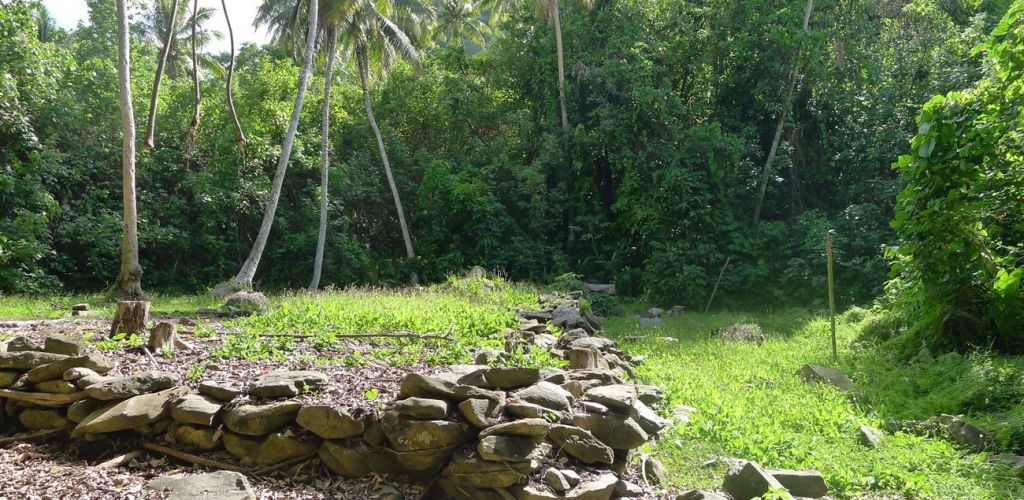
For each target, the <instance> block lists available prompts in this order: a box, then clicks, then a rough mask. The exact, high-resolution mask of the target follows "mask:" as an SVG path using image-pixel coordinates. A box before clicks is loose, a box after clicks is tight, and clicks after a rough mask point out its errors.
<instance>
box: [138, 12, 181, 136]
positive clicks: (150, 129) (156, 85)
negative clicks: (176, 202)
mask: <svg viewBox="0 0 1024 500" xmlns="http://www.w3.org/2000/svg"><path fill="white" fill-rule="evenodd" d="M159 4H160V2H157V3H156V4H154V16H155V15H156V12H157V11H158V10H159V9H158V8H157V7H156V5H159ZM159 15H161V16H162V15H169V16H170V19H169V20H168V23H167V26H174V25H176V24H177V17H178V0H171V7H170V9H168V10H167V11H166V13H164V12H163V11H160V14H159ZM166 33H167V35H166V36H165V37H164V46H163V49H162V50H161V51H160V59H159V60H158V61H157V63H156V76H155V77H154V79H153V92H152V94H151V95H150V97H149V119H148V120H146V139H145V140H144V141H142V145H143V147H145V148H152V147H153V135H154V134H155V133H156V104H157V99H158V98H159V97H160V81H161V80H163V78H164V67H165V66H166V64H167V54H169V53H170V51H171V41H172V40H174V37H173V36H172V30H166Z"/></svg>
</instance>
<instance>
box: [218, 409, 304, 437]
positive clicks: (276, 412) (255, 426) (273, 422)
mask: <svg viewBox="0 0 1024 500" xmlns="http://www.w3.org/2000/svg"><path fill="white" fill-rule="evenodd" d="M301 408H302V405H301V404H299V403H297V402H294V401H281V402H276V403H269V404H264V405H252V404H245V405H241V406H237V407H235V408H231V409H230V410H227V411H226V412H224V415H223V418H224V425H225V426H227V428H228V429H229V430H231V431H232V432H236V433H238V434H244V435H246V436H265V435H267V434H270V433H271V432H274V431H276V430H279V429H281V428H282V427H284V426H286V425H288V424H290V423H292V422H294V421H295V416H296V415H297V414H298V413H299V410H300V409H301Z"/></svg>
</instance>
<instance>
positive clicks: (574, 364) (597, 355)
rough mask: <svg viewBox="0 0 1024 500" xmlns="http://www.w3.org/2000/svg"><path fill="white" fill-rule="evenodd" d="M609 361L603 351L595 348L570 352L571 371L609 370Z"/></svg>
mask: <svg viewBox="0 0 1024 500" xmlns="http://www.w3.org/2000/svg"><path fill="white" fill-rule="evenodd" d="M608 368H609V365H608V360H606V359H604V355H603V354H601V351H598V350H597V349H594V348H585V349H572V350H570V351H569V369H570V370H607V369H608Z"/></svg>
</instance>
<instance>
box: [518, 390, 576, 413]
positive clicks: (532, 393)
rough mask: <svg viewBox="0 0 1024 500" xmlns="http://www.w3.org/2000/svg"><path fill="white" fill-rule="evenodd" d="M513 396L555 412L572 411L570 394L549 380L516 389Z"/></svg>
mask: <svg viewBox="0 0 1024 500" xmlns="http://www.w3.org/2000/svg"><path fill="white" fill-rule="evenodd" d="M514 396H515V397H516V399H518V400H520V401H523V402H526V403H532V404H535V405H538V406H543V407H544V408H547V409H549V410H554V411H556V412H560V413H569V412H571V411H572V401H571V398H572V394H569V393H568V392H567V391H566V390H565V389H562V388H561V387H559V386H557V385H555V384H552V383H550V382H538V383H536V384H534V385H532V386H530V387H527V388H525V389H521V390H519V391H517V392H516V393H515V394H514Z"/></svg>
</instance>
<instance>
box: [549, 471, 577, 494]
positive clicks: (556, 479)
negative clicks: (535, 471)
mask: <svg viewBox="0 0 1024 500" xmlns="http://www.w3.org/2000/svg"><path fill="white" fill-rule="evenodd" d="M544 482H545V483H546V484H547V485H548V487H550V488H551V489H552V490H554V491H555V493H559V494H561V493H565V492H566V491H569V490H570V489H571V488H572V485H571V484H569V480H568V479H566V478H565V475H564V474H562V471H560V470H558V469H555V468H549V469H548V470H546V471H544Z"/></svg>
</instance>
